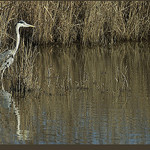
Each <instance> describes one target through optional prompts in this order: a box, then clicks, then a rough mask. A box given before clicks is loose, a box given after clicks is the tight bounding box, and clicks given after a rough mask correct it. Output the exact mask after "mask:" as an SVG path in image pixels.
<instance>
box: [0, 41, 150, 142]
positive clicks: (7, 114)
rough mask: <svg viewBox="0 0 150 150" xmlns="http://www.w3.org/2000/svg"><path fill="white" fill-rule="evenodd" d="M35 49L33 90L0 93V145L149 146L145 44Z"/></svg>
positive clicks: (149, 58)
mask: <svg viewBox="0 0 150 150" xmlns="http://www.w3.org/2000/svg"><path fill="white" fill-rule="evenodd" d="M43 49H45V52H43V51H44V50H43ZM39 50H40V54H39V55H38V57H37V59H36V61H35V66H34V74H33V78H34V90H30V91H29V92H26V95H25V97H22V98H20V97H16V96H12V95H11V92H10V90H9V87H7V85H6V84H5V90H6V91H5V92H3V91H1V92H0V99H1V103H0V143H1V144H150V117H149V116H150V83H149V82H150V75H149V74H150V67H149V65H150V48H149V45H148V44H145V43H144V44H142V43H141V44H137V43H125V44H120V45H117V46H114V47H109V48H102V47H93V48H79V47H78V46H72V47H71V48H63V47H62V48H39ZM41 51H42V52H41ZM52 51H54V52H52ZM8 82H11V81H8Z"/></svg>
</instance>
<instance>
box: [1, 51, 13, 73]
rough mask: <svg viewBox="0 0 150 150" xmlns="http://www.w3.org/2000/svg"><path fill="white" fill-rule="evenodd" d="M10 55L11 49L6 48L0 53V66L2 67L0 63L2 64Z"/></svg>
mask: <svg viewBox="0 0 150 150" xmlns="http://www.w3.org/2000/svg"><path fill="white" fill-rule="evenodd" d="M10 56H11V50H6V51H4V52H2V53H0V68H1V67H2V65H3V64H4V62H5V61H6V60H7V59H9V57H10ZM0 70H1V69H0Z"/></svg>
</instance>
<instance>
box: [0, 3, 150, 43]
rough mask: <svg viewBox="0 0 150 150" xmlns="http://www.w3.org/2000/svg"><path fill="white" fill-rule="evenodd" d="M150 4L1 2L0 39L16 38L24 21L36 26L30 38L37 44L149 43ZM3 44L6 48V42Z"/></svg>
mask: <svg viewBox="0 0 150 150" xmlns="http://www.w3.org/2000/svg"><path fill="white" fill-rule="evenodd" d="M149 16H150V3H149V2H148V1H122V2H117V1H116V2H113V1H109V2H108V1H105V2H100V1H70V2H69V1H68V2H67V1H63V2H60V1H57V2H55V1H30V2H29V1H27V2H25V1H24V2H19V1H16V2H10V1H3V2H0V31H1V32H0V34H1V35H0V37H1V40H2V41H6V39H8V37H13V33H14V24H15V23H16V22H17V21H18V20H20V19H23V20H25V21H27V22H28V23H31V24H34V25H36V30H34V31H33V32H32V31H30V32H29V33H28V36H29V35H30V37H32V41H33V42H35V43H36V44H37V43H39V44H43V43H46V44H48V43H60V44H65V45H70V44H72V43H76V42H78V43H80V44H84V45H93V44H114V43H116V42H120V41H141V40H149V37H150V34H149V33H150V17H149ZM1 44H3V45H4V44H6V43H5V42H4V43H2V42H1Z"/></svg>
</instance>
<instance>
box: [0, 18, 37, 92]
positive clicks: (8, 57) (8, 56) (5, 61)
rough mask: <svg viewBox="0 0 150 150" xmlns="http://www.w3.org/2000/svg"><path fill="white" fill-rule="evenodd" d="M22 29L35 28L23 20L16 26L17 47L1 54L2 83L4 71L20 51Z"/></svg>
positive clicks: (0, 70)
mask: <svg viewBox="0 0 150 150" xmlns="http://www.w3.org/2000/svg"><path fill="white" fill-rule="evenodd" d="M20 27H35V26H33V25H30V24H28V23H26V22H25V21H23V20H20V21H19V22H18V23H17V25H16V34H17V39H16V47H15V48H14V49H12V50H6V51H4V52H2V53H0V72H1V82H2V80H3V74H4V71H5V70H6V69H7V68H9V66H10V65H11V64H12V63H13V62H14V56H15V54H16V52H17V50H18V47H19V43H20V34H19V28H20ZM2 90H4V87H3V82H2Z"/></svg>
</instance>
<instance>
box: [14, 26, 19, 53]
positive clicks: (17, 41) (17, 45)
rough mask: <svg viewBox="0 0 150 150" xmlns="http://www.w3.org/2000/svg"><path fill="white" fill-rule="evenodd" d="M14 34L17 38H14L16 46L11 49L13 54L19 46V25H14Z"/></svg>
mask: <svg viewBox="0 0 150 150" xmlns="http://www.w3.org/2000/svg"><path fill="white" fill-rule="evenodd" d="M16 34H17V39H16V47H15V49H14V50H13V54H14V55H15V54H16V52H17V50H18V47H19V43H20V34H19V27H18V26H16Z"/></svg>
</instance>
